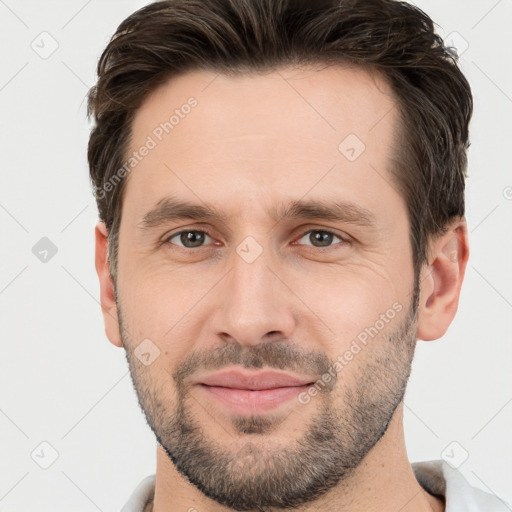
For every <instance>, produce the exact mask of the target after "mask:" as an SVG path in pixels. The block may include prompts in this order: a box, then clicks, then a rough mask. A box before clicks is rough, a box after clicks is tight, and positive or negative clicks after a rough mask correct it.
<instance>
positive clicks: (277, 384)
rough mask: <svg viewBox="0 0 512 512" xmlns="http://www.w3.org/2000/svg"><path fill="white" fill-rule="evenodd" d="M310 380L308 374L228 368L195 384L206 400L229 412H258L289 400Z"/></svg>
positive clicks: (302, 390) (311, 381) (308, 383)
mask: <svg viewBox="0 0 512 512" xmlns="http://www.w3.org/2000/svg"><path fill="white" fill-rule="evenodd" d="M314 383H315V382H314V380H312V379H311V378H310V377H309V378H303V377H299V376H294V375H290V374H286V373H281V372H274V371H271V372H270V371H259V372H257V373H247V372H244V373H242V372H240V371H236V370H231V371H224V372H220V373H216V374H213V375H208V376H206V377H203V378H202V379H200V381H199V382H197V383H196V384H197V387H198V388H199V389H200V390H201V392H203V393H205V394H206V395H207V396H208V398H209V399H210V400H212V401H213V402H214V403H216V404H217V405H220V406H221V407H224V408H227V409H229V410H230V411H231V412H235V413H237V414H247V413H252V414H258V413H263V412H267V411H270V410H272V409H275V408H277V407H279V406H283V405H284V404H286V403H290V402H291V401H292V399H294V398H297V397H298V395H299V394H300V393H302V392H304V391H306V390H307V389H308V388H309V387H310V386H312V385H313V384H314Z"/></svg>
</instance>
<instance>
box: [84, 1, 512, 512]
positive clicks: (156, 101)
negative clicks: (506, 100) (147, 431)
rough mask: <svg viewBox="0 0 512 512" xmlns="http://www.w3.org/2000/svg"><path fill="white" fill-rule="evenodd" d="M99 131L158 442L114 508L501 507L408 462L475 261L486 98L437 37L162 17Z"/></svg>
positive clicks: (92, 153)
mask: <svg viewBox="0 0 512 512" xmlns="http://www.w3.org/2000/svg"><path fill="white" fill-rule="evenodd" d="M89 112H90V114H91V115H93V116H94V120H95V123H96V125H95V127H94V129H93V131H92V133H91V138H90V142H89V152H88V157H89V165H90V172H91V178H92V181H93V184H94V187H95V194H96V198H97V202H98V208H99V212H100V222H99V223H98V225H97V227H96V269H97V272H98V276H99V280H100V288H101V304H102V309H103V313H104V319H105V327H106V333H107V336H108V338H109V340H110V341H111V342H112V343H113V344H114V345H116V346H119V347H123V348H124V349H125V353H126V357H127V361H128V364H129V368H130V372H131V376H132V379H133V383H134V387H135V389H136V392H137V396H138V399H139V403H140V405H141V408H142V410H143V411H144V414H145V416H146V419H147V422H148V424H149V426H150V427H151V429H152V431H153V432H154V434H155V436H156V439H157V441H158V448H157V470H156V475H155V476H150V477H148V478H146V479H145V480H144V481H143V482H141V484H140V485H139V486H138V487H137V489H136V490H135V491H134V492H133V494H132V496H131V497H130V499H129V501H128V503H127V504H126V506H125V507H124V508H123V511H125V512H142V511H144V512H147V511H153V512H171V511H172V512H174V511H177V510H197V511H202V510H204V511H225V510H280V509H284V508H288V509H296V510H300V511H303V512H309V511H313V510H326V511H341V510H350V511H352V512H357V511H360V510H364V511H371V510H379V511H402V512H411V511H415V512H424V511H442V510H446V511H447V512H450V511H451V512H455V511H462V510H482V511H484V510H485V511H486V512H489V511H491V510H492V511H501V510H506V508H505V506H504V505H503V504H502V502H501V501H500V500H498V499H497V498H495V497H493V496H491V495H488V494H486V493H484V492H482V491H479V490H477V489H473V488H471V487H470V486H469V485H468V484H467V483H466V481H465V480H464V479H463V478H462V476H461V475H460V474H459V473H458V472H457V471H455V470H453V469H452V468H450V466H448V465H447V464H446V463H444V462H441V461H431V462H424V463H416V464H413V465H411V464H410V463H409V461H408V459H407V454H406V449H405V443H404V434H403V397H404V392H405V389H406V383H407V380H408V377H409V373H410V369H411V362H412V359H413V355H414V349H415V345H416V341H417V340H418V339H421V340H426V341H428V340H435V339H438V338H440V337H441V336H443V334H444V333H445V332H446V330H447V329H448V327H449V325H450V323H451V321H452V320H453V318H454V315H455V313H456V310H457V305H458V299H459V294H460V290H461V286H462V282H463V278H464V272H465V268H466V263H467V259H468V239H467V227H466V222H465V218H464V213H465V212H464V178H465V175H466V150H467V148H468V145H469V142H468V125H469V121H470V118H471V113H472V96H471V91H470V87H469V85H468V83H467V81H466V79H465V78H464V76H463V75H462V73H461V72H460V70H459V69H458V67H457V64H456V59H455V57H454V56H453V54H452V53H450V51H449V50H447V49H446V48H445V47H444V46H443V42H442V40H441V39H440V38H439V37H438V36H437V35H436V34H435V33H434V30H433V23H432V21H431V20H430V18H428V17H427V16H426V15H425V14H424V13H423V12H422V11H420V10H419V9H417V8H415V7H412V6H410V5H408V4H402V3H399V2H395V1H391V0H359V1H348V0H347V1H345V0H328V1H327V0H326V1H318V0H315V1H312V0H310V1H299V0H295V1H292V0H288V1H286V0H201V1H192V0H189V1H180V0H171V1H166V2H158V3H154V4H150V5H148V6H147V7H145V8H143V9H141V10H139V11H137V12H136V13H134V14H133V15H132V16H130V17H129V18H127V19H126V20H125V21H124V22H123V23H122V24H121V25H120V26H119V28H118V30H117V32H116V34H115V35H114V37H113V38H112V40H111V42H110V43H109V45H108V46H107V48H106V50H105V51H104V53H103V55H102V57H101V59H100V62H99V65H98V82H97V84H96V86H95V87H94V88H93V89H92V90H91V92H90V95H89Z"/></svg>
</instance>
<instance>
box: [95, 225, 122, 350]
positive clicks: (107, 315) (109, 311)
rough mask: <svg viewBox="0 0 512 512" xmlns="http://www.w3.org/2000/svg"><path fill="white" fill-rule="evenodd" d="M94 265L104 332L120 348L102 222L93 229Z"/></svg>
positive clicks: (115, 307)
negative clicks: (98, 286)
mask: <svg viewBox="0 0 512 512" xmlns="http://www.w3.org/2000/svg"><path fill="white" fill-rule="evenodd" d="M95 240H96V250H95V265H96V273H97V274H98V279H99V282H100V303H101V311H102V313H103V321H104V323H105V332H106V334H107V337H108V339H109V340H110V342H111V343H112V344H113V345H115V346H116V347H122V346H123V343H122V339H121V334H120V330H119V321H118V316H117V305H116V299H115V293H114V283H113V280H112V277H111V275H110V268H109V261H108V230H107V227H106V226H105V223H104V222H98V223H97V224H96V228H95Z"/></svg>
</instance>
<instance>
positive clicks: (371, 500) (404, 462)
mask: <svg viewBox="0 0 512 512" xmlns="http://www.w3.org/2000/svg"><path fill="white" fill-rule="evenodd" d="M190 509H196V510H199V511H200V510H208V511H210V512H228V511H229V512H231V509H229V508H227V507H225V506H223V505H220V504H218V503H217V502H215V501H213V500H211V499H210V498H208V497H207V496H205V495H203V494H202V493H201V492H200V491H199V490H198V489H196V488H195V487H194V486H193V485H192V484H191V483H190V482H188V480H186V479H185V477H183V476H182V475H181V474H180V473H179V472H178V471H177V469H176V468H175V466H174V465H173V463H172V462H171V460H170V459H169V458H168V456H167V454H166V453H165V451H164V450H163V448H162V447H161V446H160V445H158V447H157V471H156V485H155V495H154V500H153V501H152V502H151V503H149V504H148V506H147V507H146V509H145V510H144V512H176V511H179V510H190ZM319 509H322V510H323V511H324V512H343V511H347V510H350V512H363V511H364V512H388V511H389V512H396V511H398V510H399V511H400V512H443V511H444V510H445V507H444V501H443V500H442V499H439V498H437V497H435V496H432V495H430V494H429V493H427V492H426V491H425V490H424V489H423V488H422V487H421V486H420V484H419V483H418V481H417V480H416V478H415V476H414V472H413V471H412V468H411V465H410V463H409V460H408V458H407V453H406V448H405V441H404V433H403V403H401V404H400V405H399V407H398V408H397V410H396V411H395V414H394V416H393V418H392V420H391V422H390V424H389V427H388V430H387V431H386V433H385V434H384V436H383V437H382V438H381V439H380V441H379V442H378V443H377V444H376V445H375V446H374V448H373V449H372V450H371V451H370V453H368V455H367V456H366V457H365V459H364V460H363V461H362V462H361V464H360V465H359V466H358V467H357V469H356V470H355V471H354V473H352V475H351V476H350V477H349V478H347V479H345V480H343V481H342V482H341V483H340V484H339V485H338V487H335V488H334V489H331V490H330V491H329V492H328V493H326V494H325V495H323V496H322V497H321V498H319V499H318V500H316V501H315V502H312V503H308V504H305V505H304V506H302V507H300V508H297V509H295V510H296V511H297V512H313V511H317V510H319ZM272 512H278V511H277V510H275V511H274V510H273V511H272Z"/></svg>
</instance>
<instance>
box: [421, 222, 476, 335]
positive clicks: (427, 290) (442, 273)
mask: <svg viewBox="0 0 512 512" xmlns="http://www.w3.org/2000/svg"><path fill="white" fill-rule="evenodd" d="M468 257H469V243H468V234H467V225H466V221H465V219H461V220H459V221H457V222H456V223H454V224H452V226H451V227H450V228H449V229H447V232H446V233H445V234H444V235H442V236H441V237H439V238H438V239H436V240H434V241H433V242H432V245H431V250H430V258H429V262H430V264H429V266H428V267H424V268H423V270H422V273H421V276H420V290H421V294H420V303H419V306H418V332H417V336H418V339H420V340H424V341H431V340H436V339H439V338H441V336H443V335H444V334H445V333H446V331H447V330H448V327H449V326H450V324H451V322H452V320H453V318H454V317H455V313H456V312H457V307H458V304H459V296H460V290H461V287H462V282H463V280H464V274H465V271H466V264H467V261H468Z"/></svg>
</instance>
